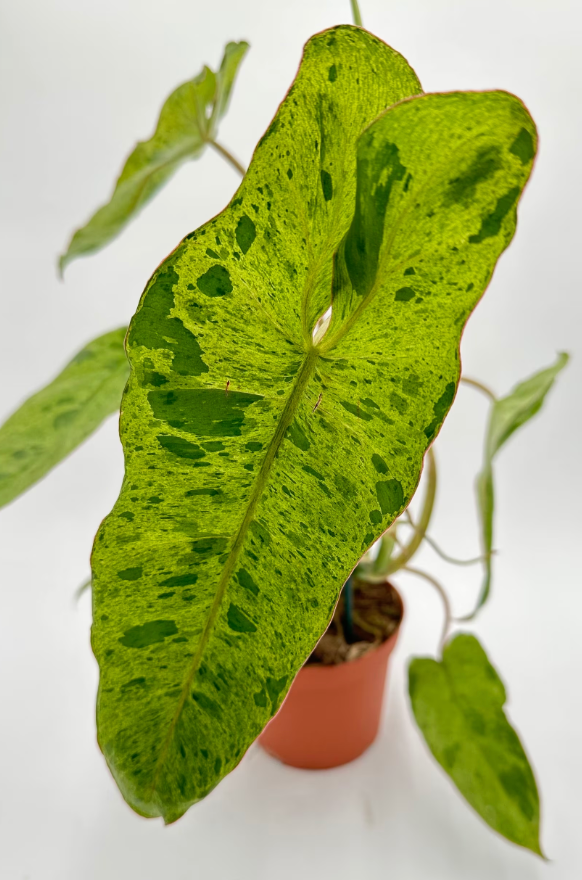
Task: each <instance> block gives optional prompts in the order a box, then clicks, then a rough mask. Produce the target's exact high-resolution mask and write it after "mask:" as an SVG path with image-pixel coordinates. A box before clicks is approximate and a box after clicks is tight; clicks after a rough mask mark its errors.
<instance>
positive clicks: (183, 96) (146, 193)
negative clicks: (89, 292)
mask: <svg viewBox="0 0 582 880" xmlns="http://www.w3.org/2000/svg"><path fill="white" fill-rule="evenodd" d="M247 49H248V43H245V42H241V43H228V44H227V46H226V48H225V50H224V57H223V59H222V63H221V65H220V69H219V71H218V73H216V74H215V73H213V72H212V70H210V68H208V67H204V68H203V70H202V72H201V73H199V74H198V76H196V77H194V79H192V80H190V81H189V82H185V83H182V85H181V86H178V88H177V89H176V90H175V91H174V92H172V94H171V95H170V97H169V98H168V99H167V100H166V102H165V104H164V106H163V107H162V109H161V112H160V117H159V119H158V123H157V126H156V130H155V133H154V135H153V137H151V138H150V139H149V140H148V141H143V142H141V143H138V145H137V146H136V147H135V149H134V150H133V152H132V153H131V155H130V156H129V158H128V159H127V161H126V163H125V165H124V167H123V171H122V172H121V174H120V176H119V179H118V181H117V183H116V184H115V189H114V191H113V195H112V196H111V199H110V200H109V202H107V204H106V205H103V207H102V208H99V210H98V211H97V212H96V213H95V214H94V215H93V216H92V217H91V219H90V220H89V222H88V223H86V224H85V225H84V226H82V227H81V228H80V229H77V231H76V232H75V233H74V235H73V237H72V239H71V241H70V243H69V246H68V248H67V250H66V252H65V253H64V254H63V255H62V256H61V258H60V260H59V267H60V270H61V272H62V271H63V270H64V269H65V266H67V265H68V263H70V262H71V260H74V259H75V258H76V257H80V256H82V255H83V254H90V253H94V252H95V251H98V250H100V249H101V248H102V247H105V245H106V244H108V243H109V242H110V241H111V240H112V239H114V238H115V237H116V236H117V235H119V233H120V232H121V231H122V229H123V228H124V227H125V226H126V225H127V224H128V223H129V222H130V220H132V219H133V218H134V217H135V216H136V215H137V214H138V213H139V211H141V209H142V208H143V207H144V206H145V205H146V204H147V202H149V201H150V199H151V198H153V196H154V195H155V194H156V193H157V191H158V190H159V189H161V187H162V186H164V184H165V183H166V182H167V181H168V180H169V179H170V177H172V175H173V174H174V173H175V172H176V171H177V170H178V168H179V167H180V166H181V165H182V164H183V163H184V162H186V161H187V160H189V159H197V158H199V157H200V156H201V155H202V152H203V151H204V148H205V146H206V145H207V144H208V142H209V141H211V140H214V138H215V137H216V133H217V128H218V123H219V122H220V120H221V119H222V117H223V116H224V114H225V113H226V110H227V108H228V102H229V98H230V93H231V91H232V87H233V84H234V80H235V77H236V73H237V71H238V67H239V64H240V62H241V61H242V59H243V58H244V56H245V54H246V51H247Z"/></svg>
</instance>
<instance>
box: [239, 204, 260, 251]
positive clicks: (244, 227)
mask: <svg viewBox="0 0 582 880" xmlns="http://www.w3.org/2000/svg"><path fill="white" fill-rule="evenodd" d="M235 235H236V240H237V244H238V246H239V248H240V249H241V251H242V252H243V254H246V253H247V251H248V249H249V248H250V246H251V245H252V243H253V241H254V240H255V238H256V237H257V230H256V228H255V224H254V223H253V221H252V220H251V218H250V217H249V216H248V215H247V214H243V215H242V217H241V218H240V220H239V221H238V223H237V225H236V231H235Z"/></svg>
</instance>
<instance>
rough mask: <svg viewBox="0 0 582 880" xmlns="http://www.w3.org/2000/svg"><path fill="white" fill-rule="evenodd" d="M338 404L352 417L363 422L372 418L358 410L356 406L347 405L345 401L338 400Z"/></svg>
mask: <svg viewBox="0 0 582 880" xmlns="http://www.w3.org/2000/svg"><path fill="white" fill-rule="evenodd" d="M340 403H341V405H342V406H343V408H344V409H347V411H348V412H349V413H351V414H352V415H353V416H357V418H359V419H363V421H364V422H371V421H372V418H373V416H371V415H370V414H369V413H367V412H364V411H363V410H362V409H360V407H359V406H356V405H355V404H354V403H349V402H348V401H347V400H340Z"/></svg>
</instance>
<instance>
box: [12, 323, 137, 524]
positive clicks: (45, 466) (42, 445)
mask: <svg viewBox="0 0 582 880" xmlns="http://www.w3.org/2000/svg"><path fill="white" fill-rule="evenodd" d="M125 333H126V328H125V327H120V328H119V330H112V331H111V332H110V333H105V334H104V335H103V336H99V337H98V338H97V339H94V340H93V341H92V342H90V343H89V344H88V345H86V346H85V348H83V349H82V351H80V352H79V353H78V354H77V355H76V356H75V357H74V358H73V360H72V361H71V362H70V363H69V364H67V366H66V367H65V369H64V370H63V371H62V372H61V373H59V375H58V376H57V377H56V378H55V379H53V381H52V382H51V383H50V384H49V385H47V386H46V387H45V388H41V390H40V391H37V392H36V394H33V395H32V397H29V398H28V400H26V401H25V402H24V403H23V404H22V406H20V407H19V408H18V409H17V410H16V412H15V413H13V414H12V415H11V416H10V418H9V419H8V420H7V421H6V422H5V423H4V424H3V425H2V426H1V427H0V507H2V506H3V505H4V504H8V503H9V502H10V501H12V500H13V499H14V498H16V497H17V496H18V495H21V494H22V492H24V491H26V489H28V488H29V487H30V486H32V485H33V483H36V482H37V480H40V479H41V477H44V475H45V474H46V473H48V471H50V470H51V468H53V467H54V466H55V465H56V464H58V463H59V462H60V461H62V459H63V458H65V457H66V456H67V455H68V454H69V453H70V452H72V451H73V449H75V448H76V447H77V446H79V444H80V443H82V442H83V440H86V438H87V437H88V436H89V435H90V434H92V433H93V431H95V430H96V428H98V427H99V425H100V424H101V422H102V421H103V419H104V418H106V416H108V415H109V414H110V413H113V412H115V410H116V409H118V408H119V404H120V401H121V393H122V391H123V388H124V385H125V383H126V382H127V377H128V374H129V366H128V363H127V357H126V356H125V352H124V350H123V337H124V336H125Z"/></svg>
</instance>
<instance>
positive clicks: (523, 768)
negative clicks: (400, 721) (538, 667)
mask: <svg viewBox="0 0 582 880" xmlns="http://www.w3.org/2000/svg"><path fill="white" fill-rule="evenodd" d="M409 687H410V699H411V702H412V709H413V712H414V716H415V718H416V721H417V723H418V726H419V727H420V729H421V731H422V733H423V736H424V738H425V739H426V741H427V743H428V746H429V748H430V750H431V752H432V753H433V755H434V757H435V758H436V760H437V761H438V762H439V764H440V765H441V766H442V767H443V768H444V770H445V771H446V772H447V773H448V774H449V776H450V777H451V779H452V780H453V782H454V783H455V785H456V786H457V788H458V789H459V791H460V792H461V794H462V795H463V797H465V798H466V799H467V801H468V802H469V803H470V804H471V806H472V807H473V808H474V809H475V810H476V811H477V813H479V815H480V816H481V817H482V818H483V819H484V820H485V822H487V824H488V825H490V826H491V828H493V829H494V830H495V831H498V832H499V834H502V835H503V836H504V837H506V838H507V839H508V840H511V841H512V842H513V843H517V844H519V845H520V846H525V847H527V849H531V850H532V851H533V852H535V853H537V854H538V855H541V854H542V853H541V849H540V843H539V834H540V805H539V796H538V790H537V786H536V781H535V779H534V775H533V773H532V770H531V767H530V765H529V762H528V759H527V756H526V754H525V752H524V750H523V747H522V745H521V743H520V741H519V737H518V736H517V734H516V732H515V731H514V729H513V727H512V726H511V725H510V723H509V721H508V720H507V718H506V716H505V712H504V711H503V706H504V705H505V699H506V696H505V688H504V687H503V683H502V681H501V680H500V678H499V676H498V675H497V672H496V671H495V669H494V668H493V666H492V665H491V664H490V662H489V660H488V659H487V655H486V654H485V651H484V650H483V648H482V647H481V645H480V644H479V642H478V641H477V639H476V638H475V637H474V636H472V635H466V634H460V635H457V636H455V637H454V638H453V639H451V640H450V642H449V643H448V644H447V645H446V647H445V649H444V651H443V659H442V661H441V662H440V663H439V662H437V661H436V660H431V659H429V658H428V657H417V658H415V659H414V660H412V662H411V664H410V668H409Z"/></svg>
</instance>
